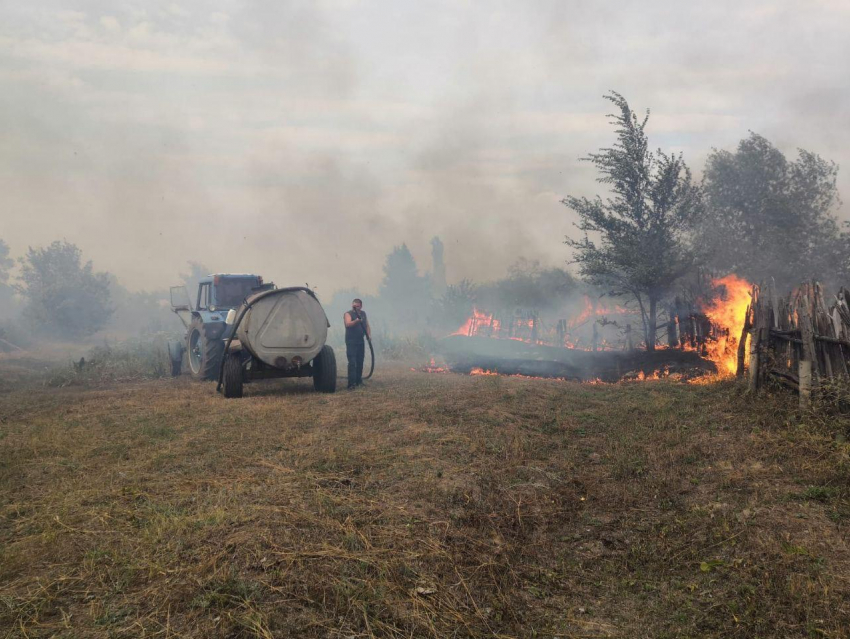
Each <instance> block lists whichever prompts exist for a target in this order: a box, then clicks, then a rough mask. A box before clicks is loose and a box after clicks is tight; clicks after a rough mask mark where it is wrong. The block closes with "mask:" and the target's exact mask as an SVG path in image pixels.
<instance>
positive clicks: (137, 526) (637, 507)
mask: <svg viewBox="0 0 850 639" xmlns="http://www.w3.org/2000/svg"><path fill="white" fill-rule="evenodd" d="M2 366H3V365H2V363H0V367H2ZM0 377H2V375H0ZM5 379H7V380H8V377H6V378H5ZM15 380H16V381H15V382H14V383H9V384H7V387H6V388H5V390H4V391H3V392H2V393H0V429H2V431H0V433H1V434H0V437H2V439H0V496H2V497H0V544H2V546H0V548H2V550H1V551H0V552H1V553H2V554H0V636H7V637H31V638H34V637H105V636H106V637H174V638H177V637H198V638H200V637H204V638H207V637H222V638H225V637H228V638H232V637H340V638H342V637H399V638H401V637H554V636H558V637H710V636H714V637H730V636H739V637H755V636H761V637H775V636H783V637H807V636H818V637H820V636H823V637H847V636H850V635H849V634H848V628H850V583H848V579H850V553H849V552H848V543H847V536H846V528H847V525H848V523H850V493H849V492H848V477H850V459H848V453H850V446H848V444H846V443H845V442H844V439H843V437H840V436H839V437H836V434H839V435H840V434H842V433H843V431H844V429H846V428H847V424H846V423H843V422H837V421H836V422H833V423H826V422H825V421H822V420H821V421H818V420H815V419H814V418H812V417H810V416H806V417H804V418H800V417H799V416H795V415H794V413H793V398H791V397H788V396H786V395H784V394H780V395H777V396H764V397H760V398H759V399H758V400H756V401H752V400H749V399H748V398H746V396H744V395H743V394H741V392H740V391H739V390H738V389H737V388H736V387H735V386H734V385H731V384H724V383H720V384H713V385H684V384H677V383H672V382H664V381H658V382H647V383H643V384H637V383H631V384H620V385H597V386H594V385H579V384H574V383H568V382H556V381H540V380H526V379H512V378H498V377H486V378H484V377H478V378H476V377H462V376H458V375H451V374H446V375H428V374H422V373H414V372H410V371H407V370H405V369H402V368H394V369H386V368H384V369H379V372H378V373H377V374H376V379H375V380H374V382H373V383H371V384H370V385H369V387H368V388H367V389H365V390H363V391H361V392H355V393H345V392H340V393H337V394H335V395H332V396H327V395H318V394H315V393H313V392H312V391H311V387H310V384H309V380H302V381H298V382H296V381H285V382H280V383H266V384H257V385H255V386H251V387H248V395H247V396H246V397H245V398H244V399H242V400H234V401H224V400H223V399H222V398H221V397H219V396H217V395H216V394H215V393H214V385H211V384H196V383H192V382H191V381H189V380H188V379H185V378H182V379H180V380H177V381H172V380H153V381H138V382H127V383H120V384H119V383H112V384H111V385H109V384H107V385H102V384H101V385H95V384H88V385H86V384H84V385H82V386H80V387H70V388H61V389H49V388H43V387H40V386H38V385H36V384H35V383H31V384H27V383H26V380H25V379H24V380H23V381H21V379H19V378H15ZM10 389H11V390H10Z"/></svg>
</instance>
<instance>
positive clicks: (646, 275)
mask: <svg viewBox="0 0 850 639" xmlns="http://www.w3.org/2000/svg"><path fill="white" fill-rule="evenodd" d="M604 97H605V99H606V100H609V101H610V102H612V103H613V104H614V105H615V106H616V107H617V109H618V110H619V113H615V114H610V115H609V116H608V117H609V118H610V119H611V122H612V124H614V125H615V126H616V127H617V130H616V133H617V141H616V143H615V144H614V145H613V146H612V147H610V148H603V149H600V151H599V153H591V154H590V155H589V156H588V157H586V158H584V160H585V161H587V162H591V163H592V164H593V165H595V166H596V168H597V169H598V171H599V173H600V174H601V175H600V177H599V178H597V181H598V182H600V183H601V184H605V185H608V186H609V187H610V190H611V194H610V195H609V197H607V198H606V199H604V200H603V199H602V198H601V197H599V196H597V197H596V198H595V199H593V200H590V199H588V198H584V197H581V198H578V197H572V196H568V197H566V198H564V199H563V200H562V201H561V202H562V203H563V204H565V205H566V206H568V207H569V208H571V209H573V210H574V211H575V212H576V213H577V214H578V216H579V223H578V224H577V225H576V226H577V227H578V228H579V229H580V230H582V231H583V232H584V234H585V235H584V237H583V238H582V239H580V240H574V239H571V238H569V237H568V238H567V239H566V241H565V244H567V246H569V247H571V248H572V249H573V250H574V261H575V263H577V264H578V265H579V271H580V273H581V275H582V276H583V277H584V278H585V279H586V280H587V281H589V282H590V283H591V284H595V285H599V286H604V287H606V288H610V291H611V293H612V294H615V295H630V296H632V297H634V299H635V300H636V301H637V303H638V306H639V307H640V310H641V318H642V320H643V327H644V336H645V339H646V347H647V349H648V350H654V349H655V332H656V323H657V308H658V302H659V301H660V300H662V299H663V297H664V296H665V295H666V294H667V293H668V291H669V290H670V288H671V287H672V285H673V284H674V282H675V281H676V280H677V279H678V278H679V277H681V276H682V275H684V274H685V273H686V272H687V271H688V270H689V269H690V268H691V266H692V263H693V256H692V252H691V251H690V250H689V246H688V241H687V240H688V235H689V230H690V229H691V225H692V224H693V221H694V219H695V218H696V217H697V216H698V214H699V212H700V208H701V197H700V189H699V187H697V186H696V185H694V184H693V181H692V178H691V172H690V170H689V169H688V167H687V165H686V164H685V162H684V160H683V159H682V156H681V154H679V155H675V154H666V153H664V152H662V151H661V150H660V149H659V150H657V151H655V152H654V153H653V152H652V151H650V150H649V140H648V138H647V135H646V132H645V129H646V124H647V122H648V121H649V111H648V110H647V112H646V115H645V116H644V118H643V119H642V120H639V119H638V117H637V115H636V114H635V113H634V112H633V111H632V110H631V108H630V107H629V104H628V102H627V101H626V99H625V98H624V97H623V96H621V95H620V94H619V93H616V92H613V91H612V92H610V93H609V94H608V95H606V96H604ZM589 234H593V237H592V238H591V237H590V235H589Z"/></svg>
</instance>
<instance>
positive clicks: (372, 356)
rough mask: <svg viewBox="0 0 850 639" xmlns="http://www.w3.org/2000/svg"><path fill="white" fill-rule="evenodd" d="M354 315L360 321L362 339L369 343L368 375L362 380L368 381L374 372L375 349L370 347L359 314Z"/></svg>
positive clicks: (370, 343) (370, 340) (369, 341)
mask: <svg viewBox="0 0 850 639" xmlns="http://www.w3.org/2000/svg"><path fill="white" fill-rule="evenodd" d="M352 310H354V309H352ZM354 314H355V315H357V319H359V320H361V321H360V328H362V329H363V337H365V338H366V341H367V342H368V343H369V357H370V359H371V361H370V364H369V374H368V375H366V377H364V378H363V379H369V378H370V377H372V373H374V372H375V348H374V347H373V346H372V338H371V337H369V333H367V332H366V326H365V325H364V324H363V321H362V319H361V317H360V312H359V311H354Z"/></svg>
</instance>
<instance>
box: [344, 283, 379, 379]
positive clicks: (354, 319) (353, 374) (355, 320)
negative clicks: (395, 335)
mask: <svg viewBox="0 0 850 639" xmlns="http://www.w3.org/2000/svg"><path fill="white" fill-rule="evenodd" d="M362 309H363V301H362V300H360V299H357V298H355V299H354V301H352V302H351V310H350V311H348V312H347V313H346V314H345V315H344V316H343V321H344V322H345V354H346V356H347V357H348V390H351V389H353V388H354V387H356V386H362V385H363V360H364V359H365V357H366V339H365V338H366V336H367V335H368V336H369V339H372V329H371V328H370V327H369V320H368V319H366V313H364V312H363V310H362Z"/></svg>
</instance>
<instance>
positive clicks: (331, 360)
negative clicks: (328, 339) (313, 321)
mask: <svg viewBox="0 0 850 639" xmlns="http://www.w3.org/2000/svg"><path fill="white" fill-rule="evenodd" d="M313 388H315V389H316V390H317V391H319V392H320V393H333V392H334V391H336V356H335V355H334V349H332V348H331V347H330V346H328V345H327V344H325V345H324V346H322V350H321V351H320V352H319V354H318V355H316V359H314V360H313Z"/></svg>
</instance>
